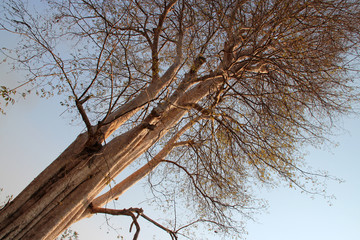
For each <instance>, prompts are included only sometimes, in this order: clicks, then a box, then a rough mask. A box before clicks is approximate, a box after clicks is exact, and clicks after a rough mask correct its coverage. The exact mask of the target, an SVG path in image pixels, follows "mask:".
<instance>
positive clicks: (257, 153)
mask: <svg viewBox="0 0 360 240" xmlns="http://www.w3.org/2000/svg"><path fill="white" fill-rule="evenodd" d="M4 8H5V10H4V14H3V18H2V22H1V23H0V24H1V28H2V29H3V30H6V31H9V32H13V33H15V34H19V35H20V36H21V37H22V38H23V44H22V45H20V46H19V48H18V49H17V50H16V54H15V56H14V55H10V54H9V57H11V58H13V59H15V60H16V65H17V66H18V67H19V68H22V69H26V70H28V72H29V76H28V77H29V79H28V80H27V82H26V83H27V84H32V86H34V88H36V89H37V91H38V94H40V95H41V96H44V97H47V96H49V95H53V94H60V95H61V96H63V101H62V102H61V105H63V106H64V107H65V108H66V109H67V110H68V111H70V112H72V113H73V114H74V117H75V118H78V119H81V120H82V122H83V124H84V125H85V127H86V131H85V132H84V133H82V134H80V135H79V137H78V138H77V139H76V140H75V141H74V143H73V144H72V145H70V146H69V148H68V149H66V150H65V151H64V153H63V154H61V155H60V156H59V158H58V159H57V160H55V161H54V162H53V163H52V164H51V165H50V166H49V167H48V168H47V169H46V170H44V172H43V173H41V174H40V175H39V177H38V178H37V179H36V180H35V181H34V182H33V183H31V184H30V185H29V187H27V188H26V189H25V190H24V192H23V193H21V194H20V195H19V196H18V197H17V198H16V199H15V200H14V201H13V203H12V204H11V205H10V206H9V207H7V208H6V209H4V210H3V212H2V215H1V217H0V220H1V225H0V226H1V227H0V238H3V237H4V236H11V238H12V239H18V238H22V237H24V239H30V238H33V239H34V238H40V237H47V238H54V237H56V236H58V235H59V234H60V233H61V232H62V231H64V229H66V228H67V227H68V226H70V225H71V224H72V223H74V222H76V221H79V220H80V219H82V218H83V217H85V216H89V215H90V214H93V213H94V209H98V210H99V209H101V208H100V207H101V206H103V205H104V204H106V203H108V202H110V201H112V200H113V199H115V198H117V197H118V196H120V195H121V194H122V193H123V192H124V191H126V190H127V189H128V188H129V187H131V186H132V185H133V184H134V183H136V182H137V181H139V180H140V179H142V178H144V177H145V176H150V181H149V183H150V186H151V189H152V191H153V192H154V194H155V195H156V197H158V200H160V202H161V203H163V204H165V203H166V201H168V202H172V203H171V204H170V205H171V206H172V207H174V208H176V204H175V200H174V199H175V198H176V199H182V200H176V202H177V204H182V205H186V206H187V207H188V208H189V209H192V211H191V212H190V213H189V214H190V215H189V218H187V219H186V220H187V222H185V221H180V220H179V219H177V218H176V215H175V216H174V217H175V224H173V226H171V227H172V228H173V230H169V229H170V228H171V227H168V228H165V227H164V228H165V229H168V230H169V232H170V233H171V234H173V235H171V234H170V235H171V237H174V238H175V237H176V236H178V235H181V234H184V233H183V230H185V229H187V228H189V227H191V226H195V225H199V224H201V223H205V224H208V225H209V226H210V227H211V229H215V230H214V231H216V232H223V233H227V234H230V235H232V236H235V235H234V234H237V233H241V232H242V230H243V229H242V227H243V224H242V222H241V221H240V222H239V221H236V219H239V216H243V217H245V219H246V218H247V217H251V214H252V212H253V211H256V210H257V209H258V208H260V207H261V206H262V203H261V201H257V200H256V199H254V198H253V196H252V191H251V188H252V187H254V186H257V185H256V184H259V185H267V184H270V185H276V184H278V183H279V182H286V183H287V184H289V185H290V186H296V187H298V188H301V189H302V190H304V191H307V192H310V193H314V194H324V193H323V192H322V191H321V190H322V189H321V188H320V189H317V186H318V185H317V182H316V179H317V178H318V177H327V175H326V173H321V172H309V171H308V170H307V168H306V166H305V163H304V162H303V160H302V159H301V156H302V154H301V151H300V150H301V147H302V146H304V145H307V144H315V145H316V144H319V143H322V142H323V141H324V140H325V139H326V138H325V137H326V135H327V134H328V133H330V130H331V128H332V127H333V126H334V125H335V123H336V120H337V117H339V116H341V115H342V114H346V113H349V112H351V104H352V102H353V100H355V99H357V95H356V94H357V91H356V88H355V86H356V84H354V83H353V82H352V81H353V80H354V79H355V77H356V75H355V73H356V72H355V71H353V70H355V68H354V66H355V64H356V63H357V59H358V47H359V40H360V3H359V2H358V1H352V0H326V1H325V0H324V1H322V0H300V1H299V0H296V1H295V0H205V1H204V0H202V1H199V0H126V1H123V0H121V1H120V0H114V1H108V0H102V1H93V0H62V1H55V0H54V1H52V0H48V5H45V4H42V5H37V9H38V10H39V11H45V8H46V13H47V14H46V15H44V14H39V13H37V12H36V11H35V10H31V9H30V8H29V6H27V5H25V4H24V3H23V2H22V1H16V0H10V1H7V2H6V3H4ZM39 8H41V9H39ZM1 91H2V92H4V93H3V97H4V96H5V97H8V95H6V94H8V93H11V90H8V89H7V88H6V87H4V88H3V90H1ZM4 94H5V95H4ZM108 138H109V139H110V140H108V141H105V140H106V139H108ZM133 162H137V163H138V164H141V165H142V167H141V168H139V170H137V171H135V172H134V173H133V174H132V175H130V176H129V177H128V178H126V179H125V180H124V181H122V182H120V183H119V184H117V185H116V186H114V187H113V188H112V190H111V191H109V192H108V193H105V194H103V195H101V196H97V195H98V194H99V193H100V191H101V190H102V189H103V188H104V187H105V186H106V185H107V184H108V183H110V182H111V181H112V179H114V178H115V177H116V176H117V175H118V174H119V173H120V172H122V171H123V169H124V168H126V167H127V166H129V165H130V164H131V163H133ZM150 173H151V174H150ZM174 189H176V191H174ZM49 192H50V193H49ZM157 192H161V194H156V193H157ZM45 193H47V194H45ZM35 200H36V203H35ZM54 204H55V205H56V206H54ZM134 209H136V208H134ZM141 211H142V210H141ZM103 212H107V213H110V212H113V213H120V212H121V211H120V210H115V209H114V210H113V211H112V210H106V211H105V210H103ZM135 213H137V214H138V216H139V215H141V213H138V212H136V211H135V212H134V211H130V213H128V214H127V215H129V216H131V217H132V218H133V220H134V224H137V221H136V216H135ZM110 214H111V213H110ZM34 216H36V217H35V218H34ZM49 217H51V218H52V219H53V220H52V221H51V223H50V222H48V221H46V220H47V219H48V218H49ZM24 219H26V220H24ZM176 219H177V220H178V221H179V222H178V225H176ZM183 220H184V219H183ZM45 222H46V225H44V224H45ZM180 222H181V223H180ZM10 223H12V224H10ZM154 223H155V221H154ZM173 223H174V222H173ZM157 224H158V223H157ZM10 225H12V226H10ZM180 225H181V226H180ZM13 226H17V228H16V229H15V228H13ZM44 226H45V227H44ZM39 228H42V230H40V229H39ZM137 229H138V228H137ZM136 236H137V234H136V235H135V237H134V239H136ZM236 236H237V235H236Z"/></svg>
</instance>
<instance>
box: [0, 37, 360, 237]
mask: <svg viewBox="0 0 360 240" xmlns="http://www.w3.org/2000/svg"><path fill="white" fill-rule="evenodd" d="M0 39H1V40H0V47H3V46H4V45H6V46H11V45H12V44H13V42H14V41H13V39H12V38H11V37H10V36H9V35H7V34H4V33H2V32H1V31H0ZM2 57H3V56H1V55H0V58H2ZM1 60H2V59H0V62H1ZM22 79H23V76H22V75H21V74H20V73H15V72H10V70H9V68H8V66H7V65H6V64H4V63H3V64H0V86H1V85H4V84H9V83H14V82H18V81H21V80H22ZM63 111H64V108H62V107H61V106H60V104H59V99H57V98H52V99H48V100H46V99H40V98H39V97H37V96H29V97H28V98H26V99H25V100H23V99H18V101H17V103H16V104H15V105H13V106H10V107H8V108H7V109H6V112H7V114H6V115H0V188H3V189H4V190H3V192H1V193H0V202H3V201H5V197H6V195H11V194H12V195H17V194H18V193H19V192H20V191H21V190H22V189H23V188H24V187H26V185H27V184H28V183H30V181H31V180H32V179H33V178H35V177H36V176H37V175H38V174H39V173H40V172H41V171H42V170H43V169H44V168H45V167H46V166H47V165H49V164H50V163H51V161H53V160H54V159H55V158H56V157H57V156H58V155H59V154H60V153H61V152H62V151H63V150H64V149H65V148H66V147H67V146H68V145H69V144H70V143H71V142H72V141H73V140H74V139H75V137H76V136H77V134H78V133H79V132H80V131H82V129H83V127H82V126H78V125H74V124H71V119H70V118H69V116H68V115H66V114H62V113H63ZM340 125H342V126H343V128H344V129H345V130H343V131H339V132H338V134H337V135H336V136H334V137H332V140H333V141H335V142H337V143H338V146H337V147H331V146H330V147H328V148H324V149H322V150H321V149H314V148H307V149H306V151H307V155H306V157H305V159H306V161H307V162H308V163H309V164H310V165H311V166H313V167H314V168H315V169H317V168H320V169H325V170H328V171H329V173H330V174H331V175H334V176H336V177H338V178H341V179H343V180H344V182H343V183H341V184H339V183H337V182H335V181H329V182H328V190H327V192H328V194H334V195H335V196H336V199H334V200H332V201H331V204H329V202H328V201H327V200H326V199H323V198H321V197H315V198H314V199H313V198H312V197H311V196H309V195H306V194H302V193H300V191H296V190H294V189H290V188H287V187H279V188H277V189H272V190H269V189H259V190H258V191H259V197H263V198H264V199H266V200H268V205H269V207H268V209H267V210H266V211H265V212H263V213H262V214H260V215H255V216H254V217H255V220H256V221H249V222H248V223H247V227H246V229H247V231H248V235H246V236H245V237H246V239H248V240H288V239H291V240H300V239H301V240H304V239H307V240H321V239H327V240H338V239H344V240H354V239H359V236H360V206H359V202H360V177H359V169H360V161H359V160H360V127H359V126H360V118H359V117H356V116H352V117H346V118H344V120H343V122H342V123H341V124H340ZM144 195H145V193H144V190H143V185H142V183H138V184H137V185H135V186H134V187H133V188H132V189H131V190H129V191H128V192H127V193H125V194H124V195H123V196H121V198H119V200H118V202H119V206H121V207H120V208H127V207H137V206H142V207H143V208H144V210H145V211H146V213H147V214H148V215H149V216H151V217H152V218H154V219H161V218H162V215H161V214H162V212H161V211H159V210H156V209H154V208H151V207H149V206H148V205H147V204H146V203H142V201H143V196H144ZM111 223H112V225H113V226H114V227H115V228H119V229H118V232H119V233H120V234H121V235H122V236H124V238H123V239H126V240H127V239H132V238H131V237H130V236H132V235H131V234H130V235H129V234H128V233H127V232H128V227H129V223H130V222H129V221H128V219H127V218H126V217H119V218H117V219H115V220H114V218H113V219H112V220H111ZM141 224H142V225H141V226H142V229H141V235H140V238H139V239H144V240H147V239H170V237H169V236H168V235H167V234H165V233H164V232H163V231H161V230H159V229H158V228H156V227H155V226H152V225H145V223H144V222H141ZM120 227H121V228H122V229H120ZM72 229H73V230H75V231H77V232H79V234H80V239H81V240H95V239H105V240H107V239H109V240H111V239H117V238H116V237H117V236H118V233H117V232H116V231H115V230H113V229H111V228H110V227H109V226H108V225H107V219H106V218H104V217H103V216H95V217H93V218H90V219H85V220H82V221H81V222H79V223H77V224H75V225H73V226H72ZM206 237H207V236H206V235H204V238H205V239H206ZM120 239H121V238H120ZM179 239H182V238H179ZM208 239H211V240H213V239H214V240H215V239H220V238H217V237H209V238H208Z"/></svg>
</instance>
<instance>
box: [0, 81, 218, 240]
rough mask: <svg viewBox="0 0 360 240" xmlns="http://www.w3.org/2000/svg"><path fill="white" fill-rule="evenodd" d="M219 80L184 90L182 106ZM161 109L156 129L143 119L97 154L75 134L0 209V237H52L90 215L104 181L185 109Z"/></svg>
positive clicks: (125, 164) (207, 91) (199, 96)
mask: <svg viewBox="0 0 360 240" xmlns="http://www.w3.org/2000/svg"><path fill="white" fill-rule="evenodd" d="M220 83H221V78H220V77H218V78H209V80H208V81H204V82H203V83H202V84H199V85H198V86H196V87H194V88H193V89H191V90H189V91H188V92H187V93H186V94H183V95H182V96H181V97H179V99H178V101H177V102H178V104H179V105H180V106H187V105H188V104H189V103H196V102H197V101H199V100H200V99H202V98H203V97H204V96H206V95H207V94H208V93H209V91H210V92H211V91H213V90H215V89H217V87H218V86H219V85H220ZM159 108H160V109H161V118H160V117H157V119H154V118H153V117H149V119H148V120H149V121H150V123H151V124H152V125H154V126H155V127H154V128H152V129H151V130H150V129H148V128H147V127H146V126H147V123H142V124H140V125H138V126H137V127H135V128H133V129H131V130H130V131H128V132H126V133H124V134H122V135H120V136H118V137H116V138H114V139H113V140H112V141H110V142H109V143H108V144H106V145H105V146H103V148H102V149H101V150H100V151H98V152H95V153H86V152H84V151H83V150H84V146H85V144H86V141H87V134H81V135H79V137H78V138H77V139H76V140H75V141H74V142H73V143H72V144H71V145H70V146H69V147H68V148H67V149H66V150H65V151H64V152H63V153H62V154H61V155H60V156H59V157H58V158H57V159H56V160H55V161H54V162H53V163H52V164H51V165H50V166H49V167H47V168H46V169H45V170H44V171H43V172H42V173H41V174H40V175H39V176H38V177H37V178H36V179H35V180H34V181H33V182H32V183H31V184H30V185H29V186H28V187H27V188H26V189H25V190H24V191H23V192H22V193H21V194H20V195H19V196H18V197H16V198H15V199H14V201H13V202H11V204H10V205H8V206H7V207H6V208H5V209H3V210H2V212H1V216H0V222H1V224H0V238H1V239H53V238H55V237H56V236H58V235H59V234H60V233H61V232H62V231H64V230H65V229H66V228H67V227H69V226H70V225H71V224H73V223H74V222H76V221H78V220H80V219H81V218H83V217H84V216H86V215H88V214H89V209H88V207H89V205H90V203H91V202H92V200H93V199H94V198H95V197H96V196H97V195H98V194H99V193H100V192H101V190H102V189H103V188H104V187H106V186H107V184H108V182H109V181H111V179H113V178H114V177H116V176H117V175H118V174H119V173H120V172H121V171H122V170H124V168H125V167H127V166H128V165H129V164H130V163H132V162H133V161H134V160H135V159H137V158H138V157H139V156H140V155H142V154H143V153H144V152H145V151H146V150H147V149H148V148H149V147H151V146H152V145H153V144H154V143H155V142H156V141H157V140H158V139H160V138H161V137H162V136H164V135H165V134H166V132H167V131H168V129H170V128H171V127H172V126H173V125H174V124H176V123H177V122H178V121H179V120H180V119H181V117H182V116H183V115H184V114H185V113H186V111H187V109H186V108H184V107H181V108H178V107H174V106H172V107H170V106H169V107H167V108H164V106H163V105H161V106H159ZM158 111H160V110H158ZM149 116H151V114H150V115H149ZM160 119H161V121H160ZM164 156H165V155H164ZM164 156H162V157H164ZM135 181H137V180H136V179H134V182H135ZM104 203H105V202H102V204H104Z"/></svg>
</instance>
